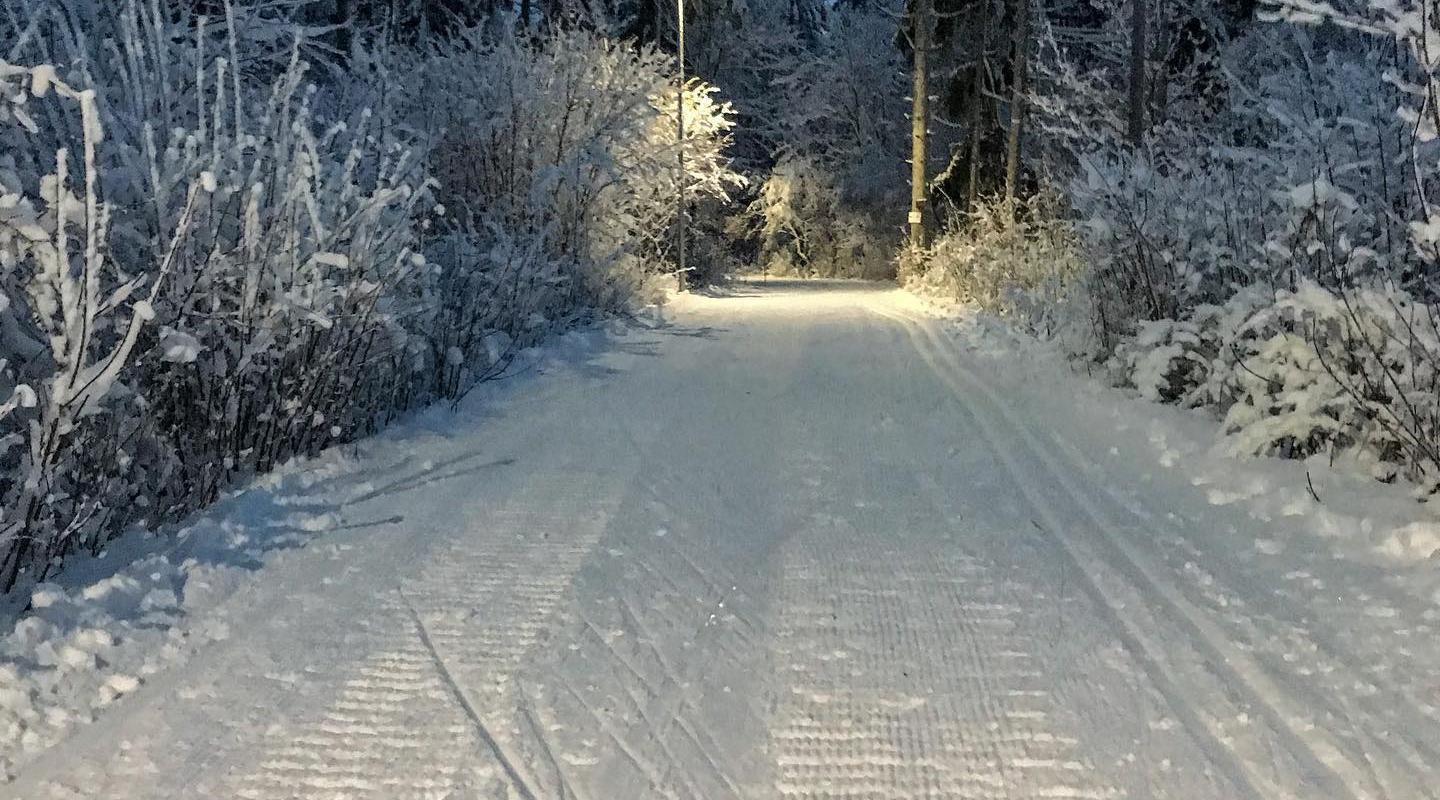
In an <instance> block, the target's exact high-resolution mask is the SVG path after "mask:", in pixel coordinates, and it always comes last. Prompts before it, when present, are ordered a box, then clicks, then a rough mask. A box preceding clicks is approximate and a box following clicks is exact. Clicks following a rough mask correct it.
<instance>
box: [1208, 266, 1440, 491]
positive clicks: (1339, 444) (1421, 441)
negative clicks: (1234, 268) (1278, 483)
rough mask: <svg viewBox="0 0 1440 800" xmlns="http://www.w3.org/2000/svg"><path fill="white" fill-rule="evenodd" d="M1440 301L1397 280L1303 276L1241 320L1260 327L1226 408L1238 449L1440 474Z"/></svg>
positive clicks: (1388, 473) (1384, 471)
mask: <svg viewBox="0 0 1440 800" xmlns="http://www.w3.org/2000/svg"><path fill="white" fill-rule="evenodd" d="M1437 315H1440V308H1437V307H1436V306H1434V305H1427V304H1425V303H1420V302H1417V301H1415V300H1414V299H1413V298H1412V297H1410V296H1409V295H1408V294H1407V293H1405V292H1403V291H1401V290H1398V289H1393V288H1391V289H1385V288H1363V289H1353V290H1352V289H1347V290H1344V291H1339V292H1336V291H1331V290H1328V289H1325V288H1324V287H1321V286H1319V285H1317V284H1315V283H1313V282H1304V283H1302V284H1301V285H1300V286H1299V287H1298V289H1297V290H1296V291H1294V292H1282V293H1280V295H1279V297H1278V298H1277V300H1276V302H1275V304H1274V305H1273V306H1271V307H1270V308H1268V309H1265V310H1263V311H1261V312H1260V313H1257V314H1256V315H1255V316H1254V317H1253V318H1252V319H1251V321H1250V322H1249V323H1247V327H1248V328H1250V329H1252V330H1256V331H1259V332H1260V335H1258V336H1257V337H1256V339H1255V340H1254V341H1253V343H1252V344H1251V346H1250V349H1249V352H1247V353H1245V354H1244V358H1243V360H1242V361H1241V362H1240V364H1239V367H1240V369H1238V370H1236V371H1235V374H1234V378H1235V382H1236V385H1237V387H1238V391H1237V392H1236V402H1235V404H1234V405H1232V406H1231V407H1230V410H1229V412H1228V413H1227V415H1226V420H1225V421H1226V426H1227V428H1228V429H1229V430H1231V431H1232V432H1233V433H1234V434H1235V437H1234V440H1233V445H1234V447H1235V448H1236V449H1237V450H1240V451H1244V452H1252V453H1265V452H1274V451H1281V452H1282V453H1283V454H1291V453H1294V454H1299V455H1308V454H1309V453H1312V452H1317V451H1318V450H1320V449H1321V448H1322V447H1330V448H1333V449H1336V450H1347V451H1351V452H1353V453H1355V454H1357V455H1358V456H1359V457H1360V458H1361V459H1362V460H1363V462H1364V463H1365V464H1367V465H1368V466H1369V467H1370V468H1371V469H1372V470H1374V471H1375V473H1376V475H1377V476H1379V477H1384V478H1390V477H1394V475H1395V474H1396V471H1397V469H1398V470H1400V471H1403V472H1404V473H1405V474H1406V475H1407V476H1408V477H1410V478H1412V479H1415V480H1423V481H1427V482H1432V483H1433V482H1434V481H1435V480H1436V476H1437V474H1440V457H1437V456H1440V336H1437V328H1436V320H1437V318H1440V317H1437Z"/></svg>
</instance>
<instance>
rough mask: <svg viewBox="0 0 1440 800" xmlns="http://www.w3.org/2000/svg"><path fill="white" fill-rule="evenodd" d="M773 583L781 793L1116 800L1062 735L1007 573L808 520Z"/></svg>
mask: <svg viewBox="0 0 1440 800" xmlns="http://www.w3.org/2000/svg"><path fill="white" fill-rule="evenodd" d="M823 469H824V466H823V465H821V464H810V465H804V469H803V470H800V471H802V472H804V471H806V470H808V471H811V472H813V471H817V470H820V471H823ZM818 505H819V507H822V508H824V507H839V505H840V502H839V499H838V498H828V499H827V500H826V501H823V502H821V503H819V504H818ZM782 583H783V585H782V589H781V593H780V594H781V599H780V604H779V612H778V613H777V618H776V632H775V634H776V642H777V649H778V653H777V662H778V668H779V673H780V674H779V675H778V676H777V684H778V686H779V687H781V692H782V694H781V696H780V697H779V698H778V707H777V709H776V712H775V716H774V720H773V722H772V728H771V748H772V750H773V753H774V757H775V759H776V761H777V764H778V769H779V775H778V779H777V790H778V793H779V796H780V797H781V798H785V799H786V800H807V799H809V800H819V799H820V798H824V799H825V800H842V799H844V798H893V799H894V800H911V799H912V798H915V799H918V798H958V797H964V798H976V800H989V799H990V798H996V799H998V798H1012V797H1047V798H1076V799H1085V800H1093V799H1095V798H1107V797H1114V796H1117V794H1118V793H1117V792H1115V791H1114V790H1113V789H1111V788H1109V787H1107V786H1104V785H1103V784H1101V783H1100V782H1099V781H1100V779H1099V778H1098V777H1097V776H1096V774H1095V771H1094V769H1093V768H1092V765H1090V764H1088V763H1086V762H1085V761H1084V759H1083V757H1082V756H1081V755H1079V753H1078V748H1077V744H1078V742H1077V741H1076V740H1075V739H1073V738H1070V737H1068V736H1066V735H1064V734H1063V733H1058V732H1057V731H1059V730H1063V727H1064V726H1063V725H1061V724H1060V723H1059V721H1058V720H1057V719H1056V718H1055V717H1054V714H1053V711H1054V705H1055V701H1054V699H1053V697H1052V696H1051V693H1050V690H1049V685H1050V684H1049V680H1048V677H1047V676H1046V674H1045V672H1044V670H1043V669H1042V667H1041V665H1040V663H1039V659H1038V658H1037V657H1036V656H1035V655H1034V654H1033V653H1032V652H1031V651H1030V649H1029V648H1030V646H1031V644H1032V642H1029V641H1027V640H1026V639H1025V638H1024V637H1023V636H1022V635H1020V634H1018V632H1017V629H1018V621H1019V618H1020V616H1021V615H1023V614H1025V613H1026V611H1025V608H1024V606H1023V605H1022V597H1023V592H1024V589H1023V587H1019V586H1018V585H1017V584H1014V583H1013V582H1011V581H1009V580H1008V579H1007V578H1006V576H1005V572H1004V570H1002V569H1000V568H998V567H997V566H996V565H993V564H990V563H988V562H985V561H983V560H980V559H978V558H976V557H974V556H970V555H967V554H965V553H963V552H961V551H959V550H958V548H956V547H955V546H954V543H953V541H950V540H947V539H945V538H943V537H935V536H933V535H926V534H921V535H913V534H910V535H907V534H906V533H905V532H895V531H886V533H885V535H884V536H879V535H874V534H873V533H872V532H869V531H862V530H859V529H857V528H856V527H854V526H853V525H852V524H851V523H849V522H848V521H847V520H845V519H842V518H839V517H833V516H829V515H825V514H818V513H817V514H815V515H813V516H812V517H811V522H810V524H808V525H805V526H803V527H802V529H801V530H799V531H798V532H797V533H795V534H794V535H792V536H791V538H790V539H789V540H788V541H787V543H786V546H785V570H784V578H783V582H782Z"/></svg>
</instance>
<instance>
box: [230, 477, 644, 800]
mask: <svg viewBox="0 0 1440 800" xmlns="http://www.w3.org/2000/svg"><path fill="white" fill-rule="evenodd" d="M618 483H619V482H618V480H617V479H616V478H615V477H614V475H611V476H609V477H605V476H600V475H596V474H593V473H577V472H570V471H561V472H559V473H558V474H555V475H553V476H551V477H549V478H547V480H545V481H544V482H543V483H538V484H531V485H529V486H527V487H526V488H525V490H524V491H522V492H521V493H520V495H519V497H517V498H515V499H513V500H512V501H511V502H509V503H507V504H506V507H505V508H504V509H502V510H500V511H498V512H497V513H495V514H493V515H487V516H486V517H485V519H486V528H485V530H481V531H474V532H471V533H470V534H467V535H461V536H458V537H456V538H455V539H454V540H453V541H452V542H451V543H450V544H449V545H448V546H446V547H442V548H440V549H439V550H438V552H436V553H435V554H434V555H432V556H431V557H430V558H428V559H427V560H426V562H425V563H423V564H421V565H419V567H418V568H417V569H415V570H414V571H413V573H412V574H414V575H415V576H416V577H414V578H412V579H408V580H406V581H404V582H403V588H402V590H400V591H396V590H391V591H388V592H386V593H385V599H384V600H383V601H382V603H381V604H380V608H379V610H378V611H377V612H376V614H375V615H374V618H373V619H372V620H371V621H370V626H371V627H372V628H373V629H374V630H375V631H376V634H375V638H374V642H373V645H374V648H375V652H374V654H372V655H370V656H368V657H366V658H365V659H364V660H363V662H362V663H361V664H360V665H359V666H358V668H356V669H355V670H354V672H353V673H352V674H351V675H350V677H349V678H348V679H345V680H344V682H343V684H342V685H341V686H340V687H339V688H338V691H337V692H336V695H335V700H334V701H333V702H332V703H331V704H330V705H329V707H328V708H326V709H324V710H323V712H321V713H320V714H318V715H316V716H313V717H310V718H307V719H303V720H300V721H299V722H298V723H297V724H296V725H294V726H293V727H292V729H290V730H282V731H276V732H274V733H273V734H272V736H271V739H272V743H271V744H270V746H269V747H268V748H267V752H266V754H265V755H264V757H263V758H262V759H261V760H260V762H259V763H258V764H257V765H254V766H253V767H252V768H250V769H247V770H245V771H243V772H239V773H236V774H232V776H231V781H230V784H231V786H232V788H233V789H234V791H235V795H236V796H237V797H241V798H245V800H289V799H290V798H306V800H312V799H313V800H324V799H327V798H335V799H336V800H339V798H376V799H377V800H392V798H393V800H410V799H411V798H414V799H415V800H422V799H423V800H429V799H430V798H434V799H435V800H441V799H442V798H461V797H465V798H468V797H477V796H482V795H481V794H480V793H481V792H482V791H484V792H486V793H489V794H487V795H485V796H489V795H490V794H493V793H495V792H501V793H504V792H508V791H510V790H514V791H516V792H518V793H519V796H520V797H543V798H552V797H555V798H560V797H566V796H568V793H567V788H566V783H565V779H564V776H563V775H558V774H554V773H552V774H549V775H546V776H544V777H541V776H539V775H535V774H533V773H534V772H535V770H536V765H538V764H542V763H544V755H543V754H544V752H545V749H546V748H545V742H544V740H543V738H541V737H543V736H544V735H545V734H544V732H543V731H536V730H533V726H532V729H530V730H527V729H526V726H524V725H521V724H517V716H523V714H524V710H525V703H526V700H525V698H524V696H523V692H521V691H519V685H518V680H519V676H520V672H521V670H522V668H523V666H524V663H525V659H526V657H527V656H528V655H529V654H530V653H531V652H532V651H533V650H534V649H535V648H536V647H537V646H538V645H540V643H541V642H542V640H543V638H544V636H545V634H546V631H547V629H548V627H549V625H550V624H551V620H552V617H553V616H554V614H555V612H556V610H557V608H558V607H559V606H560V605H561V604H562V603H563V602H564V601H565V599H566V590H567V589H568V587H569V585H570V581H571V579H572V578H573V576H574V573H575V571H576V570H577V569H578V568H579V565H580V562H581V560H582V559H583V558H584V557H585V555H586V554H587V553H588V552H589V551H590V549H591V548H592V547H593V546H594V545H595V543H596V542H597V541H598V540H599V538H600V536H601V534H602V533H603V531H604V529H605V526H606V523H607V521H608V519H609V515H610V513H611V512H612V511H613V510H614V508H615V507H616V506H617V505H618V503H619V492H618V491H616V489H617V488H618ZM417 625H418V627H419V628H420V629H421V630H417ZM422 631H423V633H422ZM319 677H320V678H321V679H325V678H327V677H330V678H331V679H335V678H334V677H333V676H319ZM466 706H468V707H469V708H468V709H467V708H466ZM517 709H518V711H517ZM477 723H478V724H477ZM400 763H403V764H404V768H403V769H396V765H397V764H400ZM506 787H508V788H506ZM498 796H505V795H504V794H500V795H498Z"/></svg>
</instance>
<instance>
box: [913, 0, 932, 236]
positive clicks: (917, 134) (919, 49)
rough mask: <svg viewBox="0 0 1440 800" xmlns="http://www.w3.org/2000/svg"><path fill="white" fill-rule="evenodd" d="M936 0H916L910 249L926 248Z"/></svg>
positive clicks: (914, 17) (914, 15) (914, 19)
mask: <svg viewBox="0 0 1440 800" xmlns="http://www.w3.org/2000/svg"><path fill="white" fill-rule="evenodd" d="M931 2H932V0H915V7H914V14H913V16H912V17H911V19H910V23H911V25H910V27H911V31H912V41H911V44H912V45H913V46H914V50H915V68H914V73H913V75H912V78H913V79H914V80H913V84H912V85H911V88H910V94H911V109H910V247H912V248H913V249H916V250H919V249H920V248H922V247H924V246H925V206H926V202H925V193H926V192H925V190H926V184H925V182H926V176H925V159H926V153H925V151H926V134H927V129H928V127H929V124H930V81H929V64H928V59H929V55H930V25H931V22H932V21H933V17H934V13H933V8H932V5H931Z"/></svg>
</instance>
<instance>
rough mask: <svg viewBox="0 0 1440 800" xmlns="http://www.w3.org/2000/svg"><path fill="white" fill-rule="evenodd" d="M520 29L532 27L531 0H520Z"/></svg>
mask: <svg viewBox="0 0 1440 800" xmlns="http://www.w3.org/2000/svg"><path fill="white" fill-rule="evenodd" d="M520 27H522V28H527V29H528V28H529V27H530V0H520Z"/></svg>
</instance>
